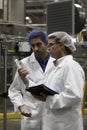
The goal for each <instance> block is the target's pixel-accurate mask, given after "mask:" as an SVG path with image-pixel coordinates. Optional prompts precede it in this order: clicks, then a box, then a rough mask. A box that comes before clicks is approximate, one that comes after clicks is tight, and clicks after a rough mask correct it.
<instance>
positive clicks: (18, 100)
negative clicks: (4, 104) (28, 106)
mask: <svg viewBox="0 0 87 130" xmlns="http://www.w3.org/2000/svg"><path fill="white" fill-rule="evenodd" d="M23 88H25V85H24V84H23V82H22V80H21V79H20V77H19V76H18V73H17V72H16V75H15V78H14V80H13V82H12V84H11V86H10V87H9V89H8V96H9V98H10V100H11V102H12V103H13V104H14V110H15V112H17V111H18V106H20V105H24V102H23V98H22V91H23Z"/></svg>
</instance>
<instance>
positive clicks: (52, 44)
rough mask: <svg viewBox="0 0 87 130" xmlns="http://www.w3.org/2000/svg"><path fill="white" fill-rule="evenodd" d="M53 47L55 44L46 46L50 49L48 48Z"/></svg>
mask: <svg viewBox="0 0 87 130" xmlns="http://www.w3.org/2000/svg"><path fill="white" fill-rule="evenodd" d="M54 45H56V43H50V44H48V46H47V47H48V48H50V47H52V46H54Z"/></svg>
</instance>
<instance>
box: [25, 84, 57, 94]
mask: <svg viewBox="0 0 87 130" xmlns="http://www.w3.org/2000/svg"><path fill="white" fill-rule="evenodd" d="M26 91H28V92H30V93H32V94H34V95H37V96H40V93H44V94H46V95H54V94H58V93H57V92H55V91H54V90H52V89H50V88H48V87H47V86H45V85H44V84H40V85H37V86H33V87H29V88H26Z"/></svg>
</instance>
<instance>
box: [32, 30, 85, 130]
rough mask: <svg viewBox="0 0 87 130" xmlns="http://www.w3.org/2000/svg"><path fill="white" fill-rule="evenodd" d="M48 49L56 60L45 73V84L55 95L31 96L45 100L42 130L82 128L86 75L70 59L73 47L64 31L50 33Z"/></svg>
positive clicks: (78, 65)
mask: <svg viewBox="0 0 87 130" xmlns="http://www.w3.org/2000/svg"><path fill="white" fill-rule="evenodd" d="M48 49H49V51H50V54H51V56H52V57H53V58H55V59H56V60H55V62H54V65H55V69H54V70H52V71H51V72H50V74H49V75H48V78H47V81H46V83H45V85H46V86H48V87H49V88H51V89H52V90H54V91H56V92H57V93H58V94H55V95H54V96H47V95H45V94H43V93H41V95H42V96H39V97H37V96H35V95H33V96H34V97H35V98H37V99H39V100H42V101H44V102H45V103H46V104H45V111H44V116H43V130H83V119H82V111H81V105H82V98H83V88H84V81H85V74H84V71H83V69H82V67H81V66H80V64H79V63H77V62H76V61H75V60H74V59H73V56H72V53H73V52H74V51H75V50H76V48H75V45H74V43H73V42H72V38H71V36H70V35H69V34H67V33H66V32H54V33H52V34H49V36H48Z"/></svg>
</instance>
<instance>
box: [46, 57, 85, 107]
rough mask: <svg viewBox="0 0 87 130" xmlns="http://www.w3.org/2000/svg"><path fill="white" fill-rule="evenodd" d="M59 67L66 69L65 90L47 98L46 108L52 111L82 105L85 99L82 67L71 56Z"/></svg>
mask: <svg viewBox="0 0 87 130" xmlns="http://www.w3.org/2000/svg"><path fill="white" fill-rule="evenodd" d="M58 67H59V68H60V67H61V68H63V69H64V73H63V77H62V78H63V81H64V90H63V91H62V92H59V94H55V95H54V96H48V97H47V100H46V107H47V108H50V109H60V108H65V107H69V106H73V105H77V104H79V103H81V101H82V97H83V88H84V81H85V74H84V71H83V69H82V67H81V66H80V65H79V64H78V63H77V62H76V61H74V60H73V59H72V58H71V57H69V56H67V57H66V58H65V59H64V60H63V62H61V64H60V65H59V66H57V68H58ZM57 71H59V70H57ZM60 85H61V84H60Z"/></svg>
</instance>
